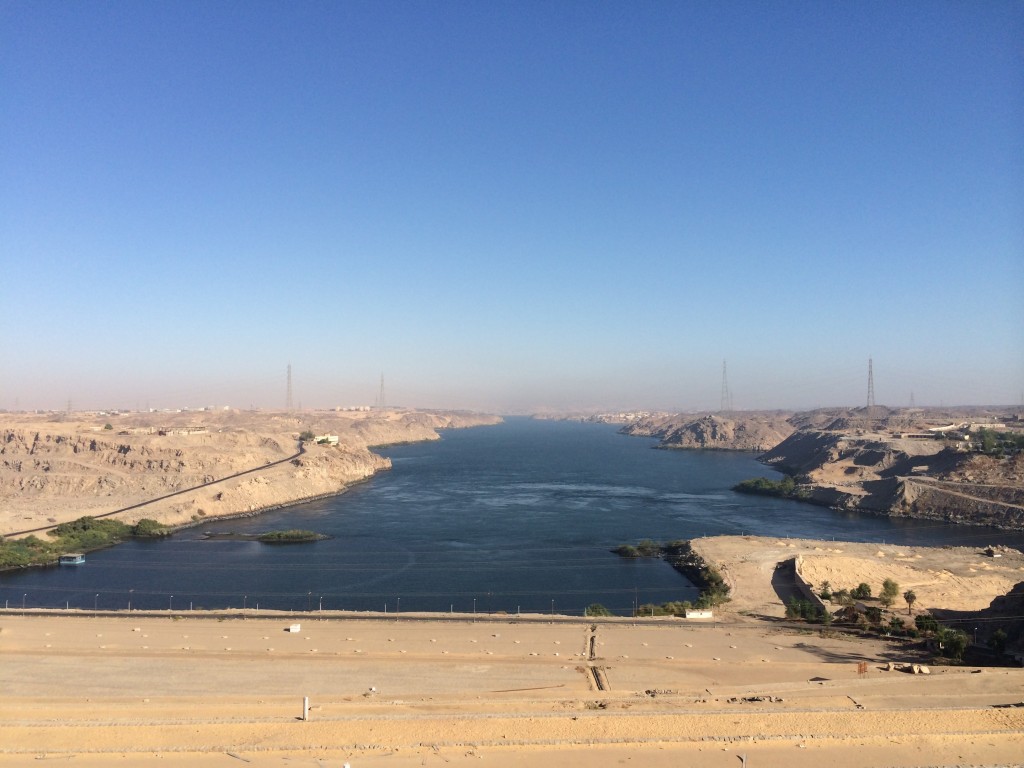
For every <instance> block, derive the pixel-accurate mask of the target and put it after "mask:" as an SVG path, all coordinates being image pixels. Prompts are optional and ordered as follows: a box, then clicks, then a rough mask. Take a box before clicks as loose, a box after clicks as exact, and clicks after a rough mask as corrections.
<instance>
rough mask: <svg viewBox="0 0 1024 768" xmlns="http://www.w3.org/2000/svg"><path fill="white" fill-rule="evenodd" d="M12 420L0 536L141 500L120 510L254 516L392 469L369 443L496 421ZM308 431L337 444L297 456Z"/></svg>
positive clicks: (1, 485)
mask: <svg viewBox="0 0 1024 768" xmlns="http://www.w3.org/2000/svg"><path fill="white" fill-rule="evenodd" d="M200 418H201V419H202V424H196V423H194V422H195V421H196V420H198V419H200ZM158 419H159V420H161V421H160V422H158V421H157V420H158ZM7 420H8V422H10V423H9V424H7V425H4V426H2V427H0V533H2V534H8V533H12V532H16V531H24V530H29V529H33V528H40V527H45V526H48V525H53V524H56V523H59V522H65V521H67V520H74V519H76V518H78V517H81V516H83V515H102V514H107V513H109V512H113V511H115V510H121V509H125V508H126V507H132V506H134V505H141V506H138V507H137V508H136V509H130V510H126V511H125V512H123V513H122V514H119V518H120V519H123V520H124V521H125V522H129V523H131V522H135V521H137V520H138V519H140V518H143V517H148V518H153V519H156V520H159V521H161V522H164V523H167V524H169V525H182V524H187V523H190V522H196V521H199V520H202V519H204V518H207V517H219V516H225V515H238V514H253V513H256V512H258V511H260V510H263V509H267V508H272V507H279V506H284V505H287V504H293V503H297V502H299V501H302V500H306V499H312V498H317V497H320V496H325V495H330V494H336V493H339V492H341V491H343V490H344V489H345V488H346V487H347V486H349V485H351V484H352V483H354V482H358V481H360V480H364V479H366V478H368V477H370V476H372V475H373V474H374V473H376V472H379V471H381V470H384V469H388V468H389V467H390V466H391V463H390V461H389V460H387V459H385V458H383V457H381V456H378V455H377V454H375V453H373V452H372V451H371V450H370V448H371V446H381V445H388V444H395V443H401V442H413V441H421V440H434V439H437V437H438V433H437V430H438V429H442V428H449V427H459V426H470V425H475V424H493V423H496V422H497V421H499V420H498V419H496V418H493V417H484V416H475V415H472V414H458V413H440V412H438V413H433V412H427V413H421V412H394V411H392V412H385V413H374V414H360V415H358V416H346V415H343V414H337V413H334V412H300V413H289V414H281V413H277V414H273V413H250V414H242V413H239V412H229V413H223V414H221V413H207V414H203V415H202V417H197V416H182V415H159V416H151V415H149V414H137V415H136V414H133V415H131V416H130V417H124V418H122V419H120V420H119V423H118V426H117V427H113V425H112V428H111V429H104V427H103V425H102V422H100V423H98V424H97V423H88V422H85V423H83V422H78V423H67V422H64V423H58V422H40V421H38V420H36V421H33V420H32V419H31V418H28V417H20V418H19V417H10V416H9V417H8V419H7ZM158 423H160V426H157V424H158ZM307 429H309V430H312V431H313V432H314V433H316V434H325V433H326V434H336V435H338V437H339V445H336V446H325V445H310V446H308V447H307V449H306V452H305V453H303V454H302V455H298V454H299V447H298V445H299V444H298V439H297V438H298V435H299V433H300V432H302V431H305V430H307ZM164 497H167V498H164Z"/></svg>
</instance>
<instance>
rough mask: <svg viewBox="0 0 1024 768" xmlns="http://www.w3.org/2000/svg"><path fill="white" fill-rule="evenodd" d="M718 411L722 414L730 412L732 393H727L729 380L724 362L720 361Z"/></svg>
mask: <svg viewBox="0 0 1024 768" xmlns="http://www.w3.org/2000/svg"><path fill="white" fill-rule="evenodd" d="M719 410H720V411H722V412H723V413H724V412H725V411H731V410H732V393H731V392H730V391H729V379H728V377H727V376H726V371H725V360H723V361H722V404H721V407H720V408H719Z"/></svg>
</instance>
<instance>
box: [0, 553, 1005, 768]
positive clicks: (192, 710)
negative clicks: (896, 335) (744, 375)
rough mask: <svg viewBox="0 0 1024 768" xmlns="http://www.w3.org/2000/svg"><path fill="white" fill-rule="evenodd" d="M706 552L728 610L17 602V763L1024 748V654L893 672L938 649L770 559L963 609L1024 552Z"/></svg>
mask: <svg viewBox="0 0 1024 768" xmlns="http://www.w3.org/2000/svg"><path fill="white" fill-rule="evenodd" d="M694 549H695V550H697V551H699V552H700V553H701V554H702V556H703V557H705V558H706V559H707V560H708V561H709V562H714V563H715V565H716V566H718V567H719V568H721V569H722V570H723V572H725V573H726V574H727V577H728V579H729V581H730V583H731V585H732V588H733V595H734V600H733V601H732V602H731V603H729V604H728V605H727V606H726V607H725V608H724V609H722V610H716V615H715V617H714V618H713V619H710V620H685V619H678V618H664V619H653V620H652V619H628V618H625V619H623V618H619V619H596V620H580V619H578V618H575V619H574V618H569V617H557V616H556V617H551V616H523V617H509V616H498V615H495V616H478V617H476V620H474V617H472V616H459V615H455V616H448V617H441V616H416V615H403V616H402V617H401V618H400V619H396V618H385V617H382V616H380V615H371V614H351V613H327V612H324V613H319V612H317V611H313V612H308V613H303V614H291V615H288V614H275V613H269V614H268V613H267V612H266V611H263V612H258V611H255V610H251V609H250V610H248V611H244V612H240V611H232V612H222V613H202V612H195V613H191V612H186V613H184V614H182V613H172V612H148V613H139V612H135V613H131V614H129V613H125V612H120V613H116V612H111V613H104V612H99V613H91V612H88V611H70V612H50V611H42V610H39V611H32V610H28V611H13V610H12V611H6V612H0V653H2V655H3V659H4V664H3V665H2V666H0V686H2V690H3V691H4V697H3V699H2V702H0V766H3V765H12V766H13V765H24V764H26V763H27V762H28V761H29V760H32V761H33V762H34V761H36V760H41V761H50V760H55V761H59V762H61V763H64V762H65V761H67V762H69V763H70V764H73V765H79V766H87V767H92V766H106V765H183V766H196V767H197V768H199V767H205V766H222V765H223V766H227V765H236V764H242V763H247V764H250V765H256V766H288V765H295V766H302V765H309V766H339V768H340V766H342V765H344V764H345V763H348V764H349V765H350V766H353V768H355V767H357V766H414V765H446V764H448V765H471V764H472V765H491V766H496V767H497V768H505V767H506V766H512V765H518V764H521V763H522V762H523V761H528V762H533V763H534V764H541V765H545V766H556V768H557V767H558V766H575V765H584V764H586V765H598V766H600V765H623V764H627V765H628V764H636V765H645V766H647V765H649V766H655V768H658V767H659V766H669V765H673V766H674V765H679V764H686V765H695V766H732V765H738V764H740V761H741V759H742V758H746V760H747V764H749V765H780V764H787V765H791V766H794V768H803V767H804V766H807V767H809V766H820V765H822V764H825V763H834V764H836V765H849V766H862V765H888V766H935V765H992V766H995V765H1018V764H1019V763H1020V755H1021V754H1024V706H1022V704H1024V670H1022V669H1020V668H1006V667H986V668H982V667H973V666H930V667H929V672H930V674H927V675H912V674H907V673H905V672H901V671H893V670H890V669H889V662H895V663H900V664H904V663H925V664H928V663H929V662H930V660H931V653H930V652H928V651H925V650H924V649H923V648H921V647H920V646H911V645H906V644H904V643H902V642H899V641H895V640H892V639H888V638H884V637H877V636H874V637H868V636H860V635H847V634H843V633H836V632H833V631H823V630H821V629H820V628H816V627H812V626H810V625H798V624H790V623H786V622H782V621H780V620H779V619H778V616H779V615H781V600H780V598H779V597H778V595H777V594H776V590H775V585H773V575H774V570H775V566H776V565H777V564H778V563H780V562H784V561H786V560H787V559H790V558H794V557H796V558H800V559H801V560H802V573H803V574H804V577H805V578H807V579H808V580H815V579H818V578H820V577H821V576H823V575H826V576H828V577H829V578H830V580H831V581H832V583H833V584H837V585H838V584H843V583H846V582H847V581H854V580H856V579H862V578H863V579H869V580H873V581H874V580H877V579H878V578H879V577H884V575H885V574H890V573H895V574H897V575H898V576H899V577H900V578H903V579H904V580H905V581H906V583H908V584H909V583H910V580H911V578H918V579H920V583H915V584H914V588H915V589H917V590H918V591H919V592H920V594H921V598H920V602H921V605H920V606H917V608H924V607H929V608H938V607H940V606H945V607H960V608H963V607H967V606H984V605H985V604H987V603H988V602H991V601H992V600H993V599H994V598H996V597H997V596H998V595H999V594H1001V591H1002V590H1004V588H1005V586H1006V584H1007V583H1010V582H1013V581H1014V579H1017V580H1018V581H1019V580H1024V555H1021V554H1020V553H1017V554H1016V556H1014V555H1013V553H1012V552H1010V551H1007V552H1006V553H1005V556H1004V557H1001V558H999V559H998V560H999V561H1000V562H999V563H998V567H996V566H993V568H992V569H991V570H986V569H984V568H978V567H976V566H978V565H984V563H982V562H981V561H980V559H979V558H980V557H981V555H979V554H978V552H976V551H971V550H970V548H956V549H952V550H951V549H946V548H940V549H937V550H928V549H926V548H905V547H900V548H885V547H878V546H877V545H863V544H852V543H849V542H802V541H801V542H797V541H791V540H766V539H756V538H753V537H722V538H720V539H719V538H711V539H698V540H695V541H694ZM961 550H963V551H961ZM894 568H895V569H896V570H895V571H894V570H892V569H894ZM904 569H905V570H904ZM943 573H948V574H949V576H948V577H943V575H942V574H943ZM910 574H913V576H911V575H910ZM904 612H905V611H904ZM295 624H297V625H298V628H297V630H298V631H294V632H293V631H288V630H290V629H291V628H292V626H293V625H295ZM304 697H308V699H309V705H310V709H309V711H308V719H307V720H303V719H302V717H303V712H304V707H303V698H304Z"/></svg>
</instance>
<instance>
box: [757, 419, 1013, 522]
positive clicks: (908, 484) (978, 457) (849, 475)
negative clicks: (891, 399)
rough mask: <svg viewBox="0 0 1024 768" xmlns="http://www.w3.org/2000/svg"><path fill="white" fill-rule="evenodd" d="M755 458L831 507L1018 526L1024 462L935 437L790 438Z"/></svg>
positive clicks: (858, 434)
mask: <svg viewBox="0 0 1024 768" xmlns="http://www.w3.org/2000/svg"><path fill="white" fill-rule="evenodd" d="M761 460H762V461H763V462H764V463H766V464H768V465H771V466H774V467H775V468H777V469H779V470H780V471H783V472H785V473H787V474H789V475H791V476H793V477H794V478H796V479H797V481H798V486H797V492H798V495H800V496H801V497H802V498H805V499H807V500H809V501H812V502H814V503H817V504H823V505H826V506H830V507H835V508H839V509H856V510H864V511H870V512H877V513H882V514H886V515H890V516H894V517H915V518H923V519H930V520H942V521H945V522H954V523H961V524H967V525H992V526H996V527H1000V528H1010V529H1021V528H1024V456H1022V455H1020V454H1017V455H1011V456H1007V457H995V456H988V455H983V454H979V453H971V452H967V451H965V450H962V449H956V448H954V447H951V446H950V445H949V444H947V443H946V442H944V441H942V440H938V439H927V438H911V437H906V436H904V434H903V433H892V432H883V431H881V430H872V431H870V432H864V431H863V430H859V429H858V430H849V429H845V430H843V429H840V430H815V429H803V430H800V431H798V432H795V433H794V434H793V435H791V436H790V437H789V438H787V439H786V440H784V441H783V442H782V443H780V444H779V445H777V446H776V447H774V448H773V449H772V450H770V451H768V452H766V453H765V454H764V456H762V458H761Z"/></svg>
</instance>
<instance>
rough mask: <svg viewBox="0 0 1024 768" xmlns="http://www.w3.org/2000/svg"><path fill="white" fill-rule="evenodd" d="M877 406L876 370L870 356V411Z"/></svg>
mask: <svg viewBox="0 0 1024 768" xmlns="http://www.w3.org/2000/svg"><path fill="white" fill-rule="evenodd" d="M874 407H875V372H874V370H873V368H872V362H871V358H870V357H869V358H868V413H869V414H870V412H871V409H873V408H874Z"/></svg>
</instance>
